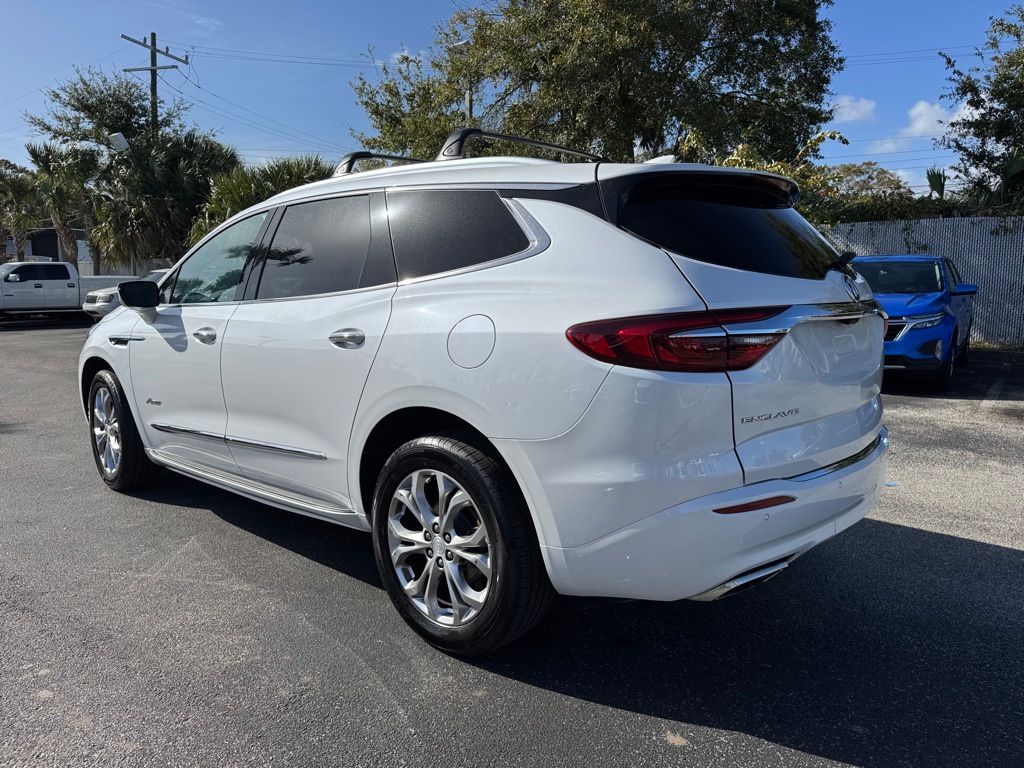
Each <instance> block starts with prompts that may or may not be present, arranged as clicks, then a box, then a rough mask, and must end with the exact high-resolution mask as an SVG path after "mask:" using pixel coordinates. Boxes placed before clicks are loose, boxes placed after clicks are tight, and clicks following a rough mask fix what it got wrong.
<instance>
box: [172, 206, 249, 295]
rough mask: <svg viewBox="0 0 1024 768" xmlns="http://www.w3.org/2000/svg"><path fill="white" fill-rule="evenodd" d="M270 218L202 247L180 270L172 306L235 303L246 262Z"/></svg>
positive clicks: (243, 222)
mask: <svg viewBox="0 0 1024 768" xmlns="http://www.w3.org/2000/svg"><path fill="white" fill-rule="evenodd" d="M266 217H267V214H266V213H265V212H264V213H258V214H256V215H255V216H250V217H249V218H247V219H242V220H241V221H240V222H238V223H237V224H232V225H231V226H230V227H228V228H227V229H225V230H223V231H221V232H219V233H218V234H217V235H216V236H215V237H213V238H212V239H210V240H207V241H206V242H205V243H203V245H202V247H200V248H199V250H197V251H195V252H194V253H193V254H192V255H191V256H189V257H188V259H187V260H186V261H185V262H184V263H183V264H182V265H181V267H180V268H179V269H178V277H177V279H176V280H175V281H174V288H173V289H172V290H171V303H172V304H199V303H206V302H219V301H235V300H236V293H237V292H238V289H239V283H240V282H241V280H242V271H243V268H244V267H245V261H246V259H248V258H249V254H250V252H251V251H252V247H253V244H254V243H255V242H256V236H257V235H259V233H260V228H261V227H262V226H263V220H264V219H266Z"/></svg>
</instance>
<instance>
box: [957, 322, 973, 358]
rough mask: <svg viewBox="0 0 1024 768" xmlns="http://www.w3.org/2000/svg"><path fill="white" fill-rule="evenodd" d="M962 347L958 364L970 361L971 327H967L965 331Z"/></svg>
mask: <svg viewBox="0 0 1024 768" xmlns="http://www.w3.org/2000/svg"><path fill="white" fill-rule="evenodd" d="M964 335H965V337H966V338H965V339H964V348H963V349H962V350H960V361H959V362H960V365H961V367H962V366H965V365H967V364H968V363H970V362H971V329H970V327H968V328H967V333H966V334H964Z"/></svg>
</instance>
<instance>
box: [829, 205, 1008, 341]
mask: <svg viewBox="0 0 1024 768" xmlns="http://www.w3.org/2000/svg"><path fill="white" fill-rule="evenodd" d="M822 231H824V232H825V234H826V235H827V236H828V237H829V238H831V239H832V241H833V242H834V243H835V244H836V245H837V247H839V248H840V249H841V250H850V251H855V252H856V253H857V254H858V255H861V256H865V255H869V254H890V253H929V254H935V255H936V256H946V257H948V258H950V259H952V261H953V263H954V264H956V266H957V268H958V269H959V270H960V274H961V276H962V277H963V279H964V280H966V281H968V282H971V283H977V284H978V295H977V296H976V297H975V299H974V328H973V330H972V332H971V338H972V339H973V340H975V341H983V342H989V343H992V344H1002V345H1007V346H1012V347H1024V217H1014V218H1002V219H1000V218H985V217H970V218H961V219H922V220H919V221H858V222H854V223H850V224H835V225H833V226H831V227H822Z"/></svg>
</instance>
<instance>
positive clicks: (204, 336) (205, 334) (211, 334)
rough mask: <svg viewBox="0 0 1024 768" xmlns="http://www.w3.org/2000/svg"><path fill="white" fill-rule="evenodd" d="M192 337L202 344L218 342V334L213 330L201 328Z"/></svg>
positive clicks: (193, 332)
mask: <svg viewBox="0 0 1024 768" xmlns="http://www.w3.org/2000/svg"><path fill="white" fill-rule="evenodd" d="M192 335H193V336H194V337H195V339H196V341H198V342H200V343H202V344H213V342H215V341H216V340H217V332H216V331H215V330H213V328H200V329H199V330H197V331H192Z"/></svg>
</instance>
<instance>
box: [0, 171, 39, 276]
mask: <svg viewBox="0 0 1024 768" xmlns="http://www.w3.org/2000/svg"><path fill="white" fill-rule="evenodd" d="M41 207H42V206H41V205H40V200H39V195H38V192H37V190H36V185H35V180H34V178H33V175H32V173H31V171H29V170H27V169H25V168H21V167H20V166H17V165H15V164H14V163H11V162H8V161H6V160H4V161H2V162H0V229H4V230H6V231H7V232H10V233H11V237H12V238H13V239H14V250H15V253H16V254H17V259H18V261H23V260H24V258H25V243H26V242H28V236H29V234H31V233H32V232H33V231H35V230H36V229H38V228H39V221H40V214H41V212H42V211H41ZM5 239H6V238H5Z"/></svg>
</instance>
